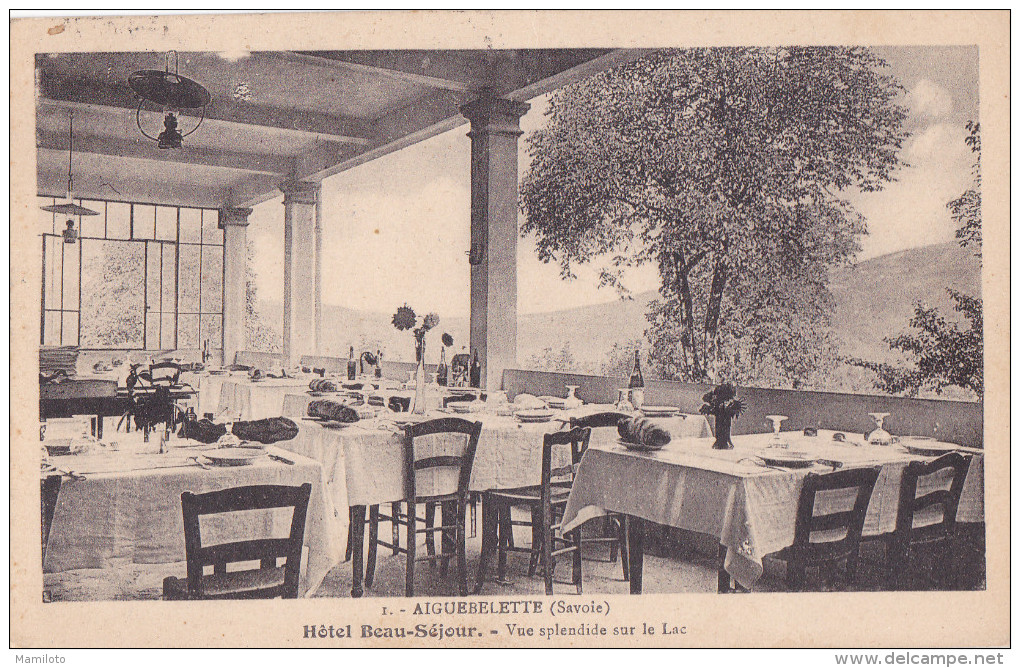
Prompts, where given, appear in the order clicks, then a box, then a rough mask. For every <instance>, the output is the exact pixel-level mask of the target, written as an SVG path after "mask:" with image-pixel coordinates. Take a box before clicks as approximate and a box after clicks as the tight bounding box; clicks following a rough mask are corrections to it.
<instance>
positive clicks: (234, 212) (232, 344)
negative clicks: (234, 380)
mask: <svg viewBox="0 0 1020 668" xmlns="http://www.w3.org/2000/svg"><path fill="white" fill-rule="evenodd" d="M249 215H251V209H220V211H219V228H220V229H221V230H223V364H233V363H234V353H236V352H237V351H238V350H244V341H245V316H246V313H247V309H246V308H245V306H246V303H247V299H248V294H247V293H248V291H247V286H246V278H247V276H246V274H247V272H246V269H247V264H248V216H249Z"/></svg>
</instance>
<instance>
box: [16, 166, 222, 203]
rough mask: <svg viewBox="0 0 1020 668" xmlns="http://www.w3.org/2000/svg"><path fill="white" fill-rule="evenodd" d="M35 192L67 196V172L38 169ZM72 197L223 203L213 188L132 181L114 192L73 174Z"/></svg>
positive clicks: (91, 177) (101, 182) (94, 180)
mask: <svg viewBox="0 0 1020 668" xmlns="http://www.w3.org/2000/svg"><path fill="white" fill-rule="evenodd" d="M36 191H37V194H39V195H41V196H43V197H57V198H59V199H61V200H63V199H64V196H65V195H66V194H67V172H66V171H56V170H51V169H42V170H40V171H39V172H38V173H37V175H36ZM74 197H75V199H77V198H82V199H95V200H108V199H115V200H119V201H124V202H138V203H140V204H159V205H165V206H195V207H207V208H214V209H215V208H218V207H219V206H220V204H221V203H222V202H223V201H224V194H223V192H222V191H221V190H219V189H216V188H208V187H203V186H201V185H197V184H193V185H189V186H188V187H187V188H181V187H180V186H179V185H177V184H165V183H156V182H153V181H137V180H133V181H131V182H130V184H126V183H124V182H118V183H117V191H116V192H115V191H113V190H111V189H110V186H109V185H108V184H107V183H106V181H105V180H104V179H103V177H101V176H98V175H95V174H88V173H76V174H75V175H74Z"/></svg>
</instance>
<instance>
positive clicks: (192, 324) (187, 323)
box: [177, 315, 201, 349]
mask: <svg viewBox="0 0 1020 668" xmlns="http://www.w3.org/2000/svg"><path fill="white" fill-rule="evenodd" d="M177 347H178V348H192V349H197V348H199V347H201V345H200V344H199V342H198V316H197V315H178V316H177Z"/></svg>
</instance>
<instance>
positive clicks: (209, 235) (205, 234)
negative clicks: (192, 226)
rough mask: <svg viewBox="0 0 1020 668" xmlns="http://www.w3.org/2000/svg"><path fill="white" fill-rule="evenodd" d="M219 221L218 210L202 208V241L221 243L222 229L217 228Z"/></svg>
mask: <svg viewBox="0 0 1020 668" xmlns="http://www.w3.org/2000/svg"><path fill="white" fill-rule="evenodd" d="M219 222H220V218H219V212H217V211H216V210H215V209H202V243H204V244H222V243H223V230H221V229H220V228H219Z"/></svg>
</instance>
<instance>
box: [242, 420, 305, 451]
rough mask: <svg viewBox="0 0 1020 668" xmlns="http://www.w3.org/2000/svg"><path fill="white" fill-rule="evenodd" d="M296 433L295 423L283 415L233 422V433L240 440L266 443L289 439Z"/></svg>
mask: <svg viewBox="0 0 1020 668" xmlns="http://www.w3.org/2000/svg"><path fill="white" fill-rule="evenodd" d="M297 434H298V426H297V424H295V423H294V421H293V420H289V419H287V418H285V417H271V418H264V419H262V420H252V421H250V422H235V423H234V435H235V436H237V437H238V438H240V439H241V440H242V441H257V442H259V443H263V444H266V445H268V444H270V443H276V442H277V441H289V440H291V439H292V438H294V437H295V436H297Z"/></svg>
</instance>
